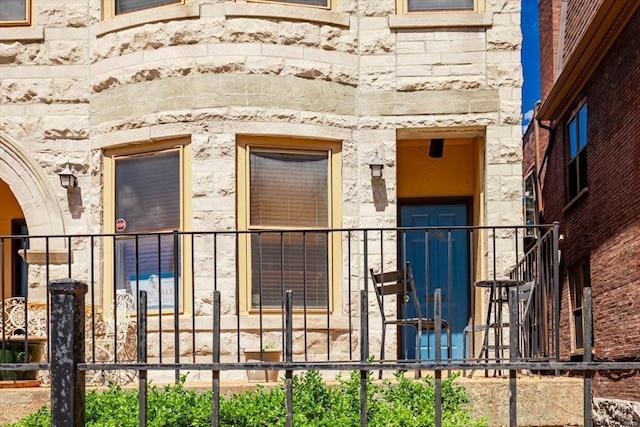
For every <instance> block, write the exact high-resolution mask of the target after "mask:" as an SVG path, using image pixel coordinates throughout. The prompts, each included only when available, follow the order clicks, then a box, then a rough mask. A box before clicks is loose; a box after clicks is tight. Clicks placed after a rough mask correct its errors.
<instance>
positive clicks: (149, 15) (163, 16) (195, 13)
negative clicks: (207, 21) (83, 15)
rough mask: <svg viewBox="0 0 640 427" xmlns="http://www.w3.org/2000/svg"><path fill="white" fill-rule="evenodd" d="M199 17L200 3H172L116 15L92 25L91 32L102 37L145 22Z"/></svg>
mask: <svg viewBox="0 0 640 427" xmlns="http://www.w3.org/2000/svg"><path fill="white" fill-rule="evenodd" d="M198 17H200V5H198V4H185V5H171V6H165V7H159V8H154V9H146V10H141V11H138V12H131V13H127V14H125V15H120V16H116V17H115V18H112V19H109V20H106V21H102V22H100V23H98V24H96V25H94V26H92V27H91V32H92V35H93V36H95V37H100V36H104V35H105V34H109V33H112V32H114V31H120V30H125V29H127V28H131V27H136V26H139V25H143V24H151V23H153V22H161V21H171V20H176V19H189V18H198Z"/></svg>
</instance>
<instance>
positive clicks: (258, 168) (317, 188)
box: [249, 150, 329, 227]
mask: <svg viewBox="0 0 640 427" xmlns="http://www.w3.org/2000/svg"><path fill="white" fill-rule="evenodd" d="M249 180H250V190H249V191H250V196H249V197H250V217H251V220H250V223H251V225H252V226H285V227H327V226H328V225H329V211H328V209H329V208H328V205H329V201H328V196H329V193H328V154H327V153H317V154H316V153H313V154H300V153H276V152H269V151H256V150H252V151H251V154H250V156H249Z"/></svg>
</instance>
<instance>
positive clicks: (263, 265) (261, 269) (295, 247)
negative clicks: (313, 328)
mask: <svg viewBox="0 0 640 427" xmlns="http://www.w3.org/2000/svg"><path fill="white" fill-rule="evenodd" d="M327 241H328V239H327V234H326V233H324V232H308V233H301V232H283V233H282V234H281V233H269V232H265V233H260V234H258V233H256V234H253V235H252V236H251V271H252V291H251V306H252V308H258V307H259V306H260V304H262V307H263V308H264V307H270V308H279V307H281V306H282V301H283V298H284V291H286V290H292V291H293V303H294V305H295V306H296V307H304V306H306V307H309V308H323V307H326V306H327V301H328V293H329V292H328V277H327V275H328V273H327V272H328V261H327V254H328V246H327ZM261 295H262V297H260V296H261Z"/></svg>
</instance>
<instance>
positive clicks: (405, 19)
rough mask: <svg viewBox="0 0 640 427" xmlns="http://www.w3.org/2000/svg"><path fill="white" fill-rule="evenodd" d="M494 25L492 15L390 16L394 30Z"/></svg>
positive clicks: (431, 14) (438, 14)
mask: <svg viewBox="0 0 640 427" xmlns="http://www.w3.org/2000/svg"><path fill="white" fill-rule="evenodd" d="M492 25H493V15H492V14H490V13H475V12H469V13H429V14H426V13H425V14H419V15H418V14H414V15H391V16H389V28H391V29H392V30H406V29H414V28H468V27H491V26H492Z"/></svg>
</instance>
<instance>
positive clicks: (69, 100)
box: [0, 0, 522, 351]
mask: <svg viewBox="0 0 640 427" xmlns="http://www.w3.org/2000/svg"><path fill="white" fill-rule="evenodd" d="M33 1H34V11H35V13H34V19H33V24H32V25H31V26H30V27H20V28H17V27H16V28H11V27H5V28H0V131H1V132H2V134H0V148H3V149H5V150H7V151H11V152H17V151H20V152H23V153H24V155H25V156H26V158H27V161H28V162H29V164H31V165H32V166H33V167H34V169H37V170H39V171H40V174H39V176H38V177H37V179H36V181H37V182H38V185H40V186H41V187H42V190H41V193H42V194H46V195H48V197H49V199H50V201H49V202H47V203H48V204H47V206H48V209H50V210H51V211H52V212H57V213H56V215H55V216H56V217H57V218H58V223H56V222H55V221H42V223H43V224H42V226H41V227H39V228H38V229H37V230H38V232H39V233H40V234H63V233H73V234H80V233H97V232H102V231H103V230H106V229H107V228H108V227H106V226H105V224H104V223H103V218H104V211H103V210H104V207H103V182H104V179H103V175H102V173H103V155H102V153H103V150H104V149H106V148H111V147H118V146H126V145H133V144H138V143H145V144H149V143H150V144H153V143H154V142H155V141H162V140H166V139H172V138H177V137H184V136H188V137H189V138H190V140H191V149H192V159H191V177H190V178H191V191H192V201H191V203H192V206H191V211H192V218H190V220H189V221H190V229H191V230H196V231H198V230H234V229H236V228H237V227H238V224H237V216H236V197H237V194H236V191H237V188H236V178H237V177H236V167H235V165H236V137H237V135H277V136H284V137H297V138H312V139H325V140H327V139H328V140H335V141H341V143H342V171H341V174H342V188H341V192H342V206H341V210H342V218H341V224H339V226H341V227H345V228H350V227H374V226H375V227H381V226H382V227H384V226H394V225H396V221H397V204H396V199H397V196H396V187H397V182H396V179H395V176H396V173H395V172H396V170H395V168H396V166H395V155H396V149H397V137H396V134H397V132H398V130H402V129H421V130H426V131H428V130H430V129H468V128H474V129H478V128H480V129H482V130H483V135H484V137H483V145H484V158H483V159H482V169H483V174H482V175H483V176H484V179H483V181H482V182H480V183H478V186H479V188H480V191H479V197H480V198H481V203H480V205H481V212H480V216H479V218H477V219H476V222H477V223H479V224H496V225H514V224H521V223H522V219H521V217H522V211H521V201H520V198H521V194H520V192H521V183H520V177H521V146H520V144H521V143H520V141H521V127H520V102H521V95H520V88H521V84H522V73H521V65H520V45H521V35H520V29H519V25H520V2H519V1H516V0H486V1H482V0H480V3H481V4H482V8H481V10H480V11H479V12H473V13H449V12H448V13H431V14H418V15H401V14H398V13H396V2H395V1H394V0H379V1H374V2H372V1H367V0H343V1H341V2H340V4H339V7H338V8H337V9H336V10H332V11H325V10H316V9H310V8H302V7H297V6H293V5H287V4H276V3H273V4H271V3H251V2H240V1H238V2H234V1H206V0H201V1H197V0H194V1H191V2H187V4H185V5H176V6H169V7H163V8H157V9H152V10H148V11H142V12H137V13H131V14H127V15H123V16H119V17H116V18H113V19H106V20H105V19H102V12H101V2H100V1H99V0H89V1H79V0H61V1H56V2H53V1H39V0H33ZM376 152H377V153H379V155H380V157H381V158H382V159H384V161H385V169H384V178H385V179H384V186H383V187H377V188H376V187H375V186H374V185H373V183H372V181H371V179H370V171H369V167H368V163H369V162H370V161H371V159H372V158H373V157H374V155H375V153H376ZM67 161H68V162H70V163H71V164H72V165H73V168H74V173H75V175H76V176H77V177H78V179H79V189H78V190H79V191H73V192H68V191H66V190H65V189H63V188H61V187H60V186H59V184H58V176H57V173H58V172H59V171H60V170H61V169H62V168H63V167H64V164H65V163H66V162H67ZM9 169H11V167H10V166H9V165H8V166H7V167H5V168H0V179H3V180H5V181H7V182H8V183H9V185H10V186H11V188H12V189H16V188H19V182H20V179H19V178H18V177H17V176H16V175H19V174H12V172H10V171H9ZM9 181H10V182H9ZM15 192H16V191H15V190H14V193H15ZM16 197H17V198H18V201H19V202H20V197H19V195H16ZM40 209H42V207H41V206H36V205H35V204H31V205H29V206H23V210H24V212H25V217H26V220H27V223H28V225H29V226H30V227H31V225H32V224H33V223H34V218H37V217H38V215H40V213H39V211H40ZM505 237H507V238H505V239H501V240H500V239H499V240H500V242H499V245H498V246H497V247H496V251H497V252H500V254H502V253H504V254H511V255H509V256H511V257H512V254H513V251H514V245H513V240H512V239H511V238H510V236H505ZM487 238H488V237H487ZM225 245H226V246H225ZM387 245H388V248H386V249H385V251H384V252H385V253H387V254H389V253H392V252H393V251H395V243H394V242H393V241H392V240H390V241H389V242H388V243H387ZM221 248H222V249H220V248H219V250H224V249H225V248H227V249H231V248H232V244H231V243H230V242H226V243H222V246H221ZM73 250H74V251H77V252H78V254H77V256H76V257H74V258H75V259H77V260H81V259H83V257H85V258H86V255H82V254H81V253H80V252H81V250H80V249H78V248H74V249H73ZM83 250H85V249H83ZM356 251H357V250H356ZM479 253H480V254H481V255H484V254H487V255H489V256H492V255H493V247H491V248H490V247H488V246H486V245H484V246H483V247H482V248H480V251H479ZM500 254H498V256H499V257H501V256H502V255H500ZM357 255H358V254H357V253H356V254H344V256H343V259H344V262H345V264H346V263H348V262H352V268H353V272H354V273H352V274H353V278H355V279H357V280H360V281H362V280H363V278H362V273H361V272H362V269H363V266H362V265H361V264H360V263H361V262H362V261H361V257H358V256H357ZM360 255H361V254H360ZM214 256H216V254H214V253H212V252H211V251H202V252H198V254H197V256H196V259H195V263H196V266H197V267H196V268H195V271H196V273H195V279H194V280H195V283H197V287H196V289H195V290H194V293H195V300H196V302H195V305H194V306H193V307H190V309H191V310H192V311H193V312H194V313H195V314H196V315H197V316H201V317H202V318H203V319H205V318H206V317H207V316H210V315H211V290H212V289H213V288H212V286H213V285H212V283H211V280H208V278H210V274H211V262H210V261H211V259H212V258H213V257H214ZM218 256H219V254H218ZM503 258H504V259H502V258H501V261H499V263H498V265H499V268H500V270H501V271H504V270H506V269H508V268H509V267H510V266H513V264H515V260H514V259H511V258H508V256H507V255H504V257H503ZM372 262H375V254H374V255H373V258H372ZM385 263H386V264H387V265H385V268H391V266H392V265H393V264H394V263H395V260H394V259H392V258H390V257H385ZM481 268H482V269H484V271H482V272H481V274H484V273H486V272H488V270H487V269H488V268H489V266H487V265H486V263H484V261H483V262H482V263H481ZM61 270H64V269H61ZM77 271H78V274H79V275H83V274H88V272H86V270H83V269H78V270H77ZM61 274H62V273H61ZM218 274H219V281H220V282H219V286H220V288H221V289H222V291H223V293H224V294H225V298H223V301H224V303H223V315H224V316H227V320H226V321H227V322H229V324H230V325H234V324H235V323H233V319H234V318H235V316H236V315H237V313H236V309H235V307H236V305H235V301H234V298H235V285H236V280H235V278H236V275H237V274H238V272H237V271H236V264H235V261H234V260H233V259H232V257H228V258H226V259H224V260H223V261H222V264H221V265H219V266H218ZM346 275H348V273H347V272H346V268H345V269H344V271H343V276H345V277H346ZM38 277H39V278H41V277H42V274H41V273H38ZM31 286H32V287H33V288H34V292H36V290H35V289H38V287H40V291H42V289H41V287H42V280H33V281H32V284H31ZM341 300H342V301H343V305H342V306H341V307H340V309H339V310H338V312H336V315H337V316H338V317H339V316H344V315H346V314H348V313H349V311H350V308H349V307H347V306H345V305H344V301H347V300H348V295H347V291H346V290H343V294H342V296H341ZM370 301H371V303H372V304H375V301H374V299H373V297H372V298H370ZM375 309H376V308H375V307H374V306H372V310H375ZM338 324H340V320H339V319H338V320H337V321H336V325H338ZM373 324H377V322H373V321H372V325H373ZM202 325H208V323H207V322H206V321H205V320H203V322H202ZM336 327H337V326H336ZM376 327H377V326H376ZM202 328H203V330H206V328H207V326H202ZM374 335H375V334H374ZM334 340H335V343H340V342H342V343H343V344H342V345H347V343H346V340H345V339H344V334H342V335H341V333H339V332H338V333H337V334H336V336H335V337H334ZM393 341H394V340H393V337H391V338H390V339H389V342H393ZM372 351H376V350H374V349H372Z"/></svg>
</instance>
